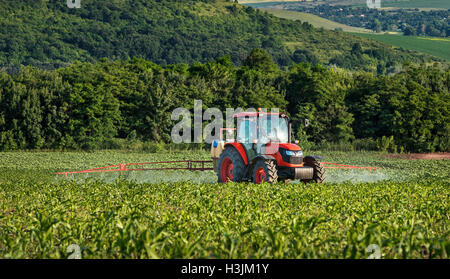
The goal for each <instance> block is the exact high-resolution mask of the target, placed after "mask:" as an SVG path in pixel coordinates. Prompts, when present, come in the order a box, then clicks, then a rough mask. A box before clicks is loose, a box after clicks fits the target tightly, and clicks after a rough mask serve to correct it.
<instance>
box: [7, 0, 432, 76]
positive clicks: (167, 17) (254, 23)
mask: <svg viewBox="0 0 450 279" xmlns="http://www.w3.org/2000/svg"><path fill="white" fill-rule="evenodd" d="M81 2H82V6H81V8H80V9H69V8H68V7H67V5H66V1H65V0H42V1H25V0H3V1H1V2H0V68H4V69H6V70H8V71H10V72H11V71H17V69H18V67H19V66H20V65H34V66H37V67H39V68H43V69H55V68H59V67H62V66H67V65H70V64H71V63H72V62H73V61H75V60H79V61H82V62H96V61H98V60H99V59H101V58H109V59H112V60H118V59H123V60H127V59H131V58H133V57H137V58H142V59H146V60H150V61H153V62H154V63H157V64H159V65H163V66H165V65H170V64H178V63H188V64H192V63H195V62H202V63H207V62H209V61H212V60H214V59H216V58H219V57H223V56H226V55H230V57H231V60H232V62H233V63H234V64H235V65H237V66H240V65H241V64H242V61H243V60H244V59H245V57H246V55H247V54H248V53H249V52H250V51H251V50H252V49H255V48H262V49H264V50H266V51H267V52H268V53H269V54H270V55H271V56H272V57H273V59H274V60H275V62H276V63H277V64H278V65H280V66H289V65H291V64H292V63H300V62H309V63H313V64H314V63H316V62H320V63H321V64H323V65H337V66H339V67H343V68H346V69H349V70H355V71H359V70H361V71H367V72H378V73H391V72H396V71H398V69H399V68H400V67H401V65H402V64H403V63H404V62H406V61H411V62H415V63H423V62H428V61H433V60H438V58H433V57H431V56H426V55H423V54H419V53H417V52H413V51H409V50H404V49H400V48H393V47H392V46H388V45H386V44H382V43H379V42H376V41H375V40H370V39H366V38H361V37H357V36H353V35H350V34H346V33H343V32H337V31H328V30H323V29H316V28H314V27H313V26H312V25H310V24H309V23H306V22H301V21H298V20H297V21H292V20H286V19H280V18H276V17H274V16H272V15H270V14H268V13H266V12H262V11H260V10H257V9H253V8H251V7H245V6H242V5H239V4H236V3H233V1H224V0H203V1H192V0H178V1H173V0H172V1H167V0H165V1H156V0H108V1H106V0H82V1H81ZM355 43H359V44H360V45H361V46H362V47H363V49H364V50H365V52H364V53H363V54H362V55H360V56H352V55H349V53H350V51H351V50H352V47H353V45H354V44H355ZM296 51H297V53H296Z"/></svg>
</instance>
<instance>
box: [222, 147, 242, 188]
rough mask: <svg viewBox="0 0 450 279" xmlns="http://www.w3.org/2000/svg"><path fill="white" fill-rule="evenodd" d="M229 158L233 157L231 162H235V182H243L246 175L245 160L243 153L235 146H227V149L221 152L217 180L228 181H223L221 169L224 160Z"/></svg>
mask: <svg viewBox="0 0 450 279" xmlns="http://www.w3.org/2000/svg"><path fill="white" fill-rule="evenodd" d="M226 158H229V159H231V162H232V163H233V167H234V177H233V180H232V181H233V182H242V180H243V178H244V175H245V164H244V160H243V159H242V157H241V154H239V152H238V151H237V150H236V149H235V148H234V147H227V148H225V150H224V151H223V152H222V154H220V158H219V162H218V167H217V180H218V182H219V183H227V182H228V181H222V177H221V170H222V163H223V161H224V160H225V159H226Z"/></svg>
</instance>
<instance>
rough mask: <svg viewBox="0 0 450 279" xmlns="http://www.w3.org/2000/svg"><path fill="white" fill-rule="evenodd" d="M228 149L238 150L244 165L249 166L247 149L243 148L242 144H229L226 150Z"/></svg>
mask: <svg viewBox="0 0 450 279" xmlns="http://www.w3.org/2000/svg"><path fill="white" fill-rule="evenodd" d="M227 147H231V148H234V149H236V150H237V152H239V154H240V155H241V157H242V160H243V161H244V164H245V165H246V166H247V165H248V158H247V153H245V149H244V147H243V146H242V144H240V143H239V142H229V143H226V144H225V148H227Z"/></svg>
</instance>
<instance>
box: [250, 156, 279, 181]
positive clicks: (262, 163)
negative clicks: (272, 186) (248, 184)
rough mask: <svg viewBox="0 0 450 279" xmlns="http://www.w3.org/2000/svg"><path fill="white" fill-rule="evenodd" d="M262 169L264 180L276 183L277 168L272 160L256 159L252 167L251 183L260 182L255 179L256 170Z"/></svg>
mask: <svg viewBox="0 0 450 279" xmlns="http://www.w3.org/2000/svg"><path fill="white" fill-rule="evenodd" d="M260 169H262V170H264V175H265V179H266V182H268V183H277V182H278V169H277V165H276V164H275V162H274V161H273V160H258V161H257V162H256V164H255V166H254V168H253V175H252V178H253V183H256V184H257V183H260V181H258V179H257V172H258V170H260Z"/></svg>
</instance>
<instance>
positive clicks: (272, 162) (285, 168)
mask: <svg viewBox="0 0 450 279" xmlns="http://www.w3.org/2000/svg"><path fill="white" fill-rule="evenodd" d="M234 118H237V129H235V130H236V132H235V133H236V140H231V141H223V140H220V141H219V140H216V141H214V142H213V145H212V150H211V155H212V158H213V161H214V169H215V171H216V172H217V176H218V180H219V182H222V183H227V182H229V181H233V182H242V181H253V182H254V183H257V184H259V183H262V182H269V183H276V182H277V181H288V180H301V181H304V182H317V183H323V182H324V181H325V170H324V167H323V165H322V164H321V163H320V162H319V161H318V159H319V157H315V156H307V157H304V156H303V151H302V150H301V148H300V147H299V146H298V145H296V144H292V143H291V127H292V125H291V121H290V120H289V117H288V116H287V115H285V114H282V113H266V112H244V113H238V114H235V115H234Z"/></svg>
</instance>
